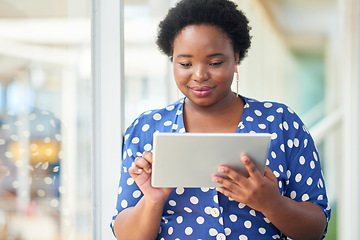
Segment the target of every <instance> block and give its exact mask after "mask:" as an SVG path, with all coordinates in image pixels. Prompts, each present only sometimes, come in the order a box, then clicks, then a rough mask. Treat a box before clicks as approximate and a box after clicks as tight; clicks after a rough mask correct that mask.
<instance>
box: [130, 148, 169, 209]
mask: <svg viewBox="0 0 360 240" xmlns="http://www.w3.org/2000/svg"><path fill="white" fill-rule="evenodd" d="M152 162H153V154H152V153H151V152H148V151H146V152H144V153H143V155H142V157H137V158H136V159H135V161H134V165H133V166H132V167H130V168H129V173H130V175H131V177H132V178H133V179H134V180H135V182H136V184H137V185H138V186H139V188H140V190H141V191H142V192H143V194H144V196H145V197H146V199H147V200H148V201H150V202H152V203H156V204H158V203H165V202H166V200H167V199H168V197H169V194H170V192H171V191H172V188H154V187H153V186H152V185H151V167H152Z"/></svg>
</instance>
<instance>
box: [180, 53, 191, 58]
mask: <svg viewBox="0 0 360 240" xmlns="http://www.w3.org/2000/svg"><path fill="white" fill-rule="evenodd" d="M177 57H186V58H191V57H194V56H193V55H190V54H179V55H177Z"/></svg>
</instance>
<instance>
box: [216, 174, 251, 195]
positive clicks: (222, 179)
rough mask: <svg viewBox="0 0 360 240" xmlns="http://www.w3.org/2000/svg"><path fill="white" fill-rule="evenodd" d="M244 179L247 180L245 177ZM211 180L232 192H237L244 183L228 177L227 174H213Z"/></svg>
mask: <svg viewBox="0 0 360 240" xmlns="http://www.w3.org/2000/svg"><path fill="white" fill-rule="evenodd" d="M244 180H245V181H247V180H246V179H244ZM212 181H213V182H215V183H218V184H220V185H222V186H223V187H224V188H227V189H229V190H230V191H233V192H238V191H239V190H240V189H241V186H240V185H246V184H244V181H239V182H236V181H234V180H233V179H231V178H229V177H228V176H219V175H216V174H215V175H213V177H212Z"/></svg>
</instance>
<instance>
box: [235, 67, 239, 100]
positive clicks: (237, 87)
mask: <svg viewBox="0 0 360 240" xmlns="http://www.w3.org/2000/svg"><path fill="white" fill-rule="evenodd" d="M234 71H235V75H236V96H237V97H238V96H239V72H238V68H237V65H235V70H234Z"/></svg>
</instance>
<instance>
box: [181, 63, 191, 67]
mask: <svg viewBox="0 0 360 240" xmlns="http://www.w3.org/2000/svg"><path fill="white" fill-rule="evenodd" d="M179 64H180V66H182V67H191V63H179Z"/></svg>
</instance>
